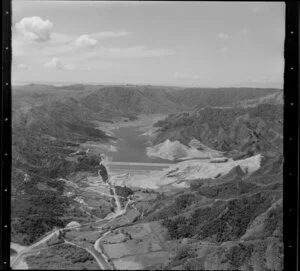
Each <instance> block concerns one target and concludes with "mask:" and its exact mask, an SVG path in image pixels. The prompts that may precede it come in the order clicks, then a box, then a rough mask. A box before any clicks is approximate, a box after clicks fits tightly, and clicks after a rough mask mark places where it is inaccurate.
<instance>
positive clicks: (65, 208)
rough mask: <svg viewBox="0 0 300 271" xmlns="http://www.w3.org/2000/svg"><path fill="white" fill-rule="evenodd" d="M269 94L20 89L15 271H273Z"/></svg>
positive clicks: (274, 112)
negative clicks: (239, 270)
mask: <svg viewBox="0 0 300 271" xmlns="http://www.w3.org/2000/svg"><path fill="white" fill-rule="evenodd" d="M45 90H46V91H45ZM182 91H185V92H184V93H183V92H182ZM210 91H211V92H210ZM239 91H240V92H239ZM54 92H55V93H56V94H55V95H53V93H54ZM237 93H239V94H237ZM270 93H271V94H272V93H275V94H276V95H275V94H274V97H275V98H276V103H274V102H273V100H272V97H273V96H270V95H271V94H270ZM280 94H282V92H281V91H280V90H272V89H265V90H253V89H246V90H245V89H241V90H236V89H224V90H207V89H206V90H202V89H198V90H197V89H185V90H178V89H173V90H172V89H170V88H168V89H164V88H162V89H159V88H157V87H153V88H151V87H145V86H140V87H138V86H134V87H132V86H131V87H128V86H113V87H111V86H109V87H106V86H99V87H97V86H85V85H83V86H80V87H74V88H72V86H68V87H53V86H48V87H47V86H35V85H33V86H24V87H23V88H22V87H18V90H17V91H16V92H15V94H14V95H15V96H14V113H13V116H14V118H13V179H12V191H13V194H12V235H11V236H12V245H11V248H12V249H14V250H15V251H16V253H15V254H13V255H12V256H11V267H12V269H64V268H66V267H72V269H78V270H82V269H86V270H93V269H102V270H115V269H116V270H119V269H123V270H133V269H147V270H164V269H166V270H170V269H171V270H181V269H184V270H199V268H200V269H203V270H216V269H218V270H220V269H221V270H236V269H241V270H257V271H260V270H268V269H269V270H281V269H282V264H283V254H282V249H283V243H282V184H283V181H282V164H283V153H282V134H283V132H282V129H283V126H282V118H283V112H282V107H283V106H282V104H281V103H280V102H279V101H280V99H278V96H279V95H280ZM263 97H266V98H265V99H264V98H263ZM36 99H37V100H38V101H39V103H38V104H37V105H36V106H35V105H34V103H35V101H36ZM255 99H257V104H256V105H255V102H256V100H255ZM248 100H249V101H248ZM249 104H251V106H250V107H248V105H249ZM29 105H30V106H31V107H30V108H29V107H28V106H29ZM245 105H247V106H245ZM24 108H26V110H25V111H26V112H25V111H24ZM237 251H239V252H241V253H240V254H239V256H237Z"/></svg>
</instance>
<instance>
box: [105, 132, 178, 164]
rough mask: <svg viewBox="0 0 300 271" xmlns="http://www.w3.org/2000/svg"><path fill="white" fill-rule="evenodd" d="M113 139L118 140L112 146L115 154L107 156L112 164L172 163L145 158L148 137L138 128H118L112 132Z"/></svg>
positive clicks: (159, 159)
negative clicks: (114, 148)
mask: <svg viewBox="0 0 300 271" xmlns="http://www.w3.org/2000/svg"><path fill="white" fill-rule="evenodd" d="M113 133H114V137H116V138H118V140H117V142H116V144H114V146H115V147H116V148H117V151H116V152H110V153H109V156H110V157H111V158H112V161H114V162H136V163H172V161H169V160H164V159H161V158H150V157H149V156H147V152H146V148H147V147H148V146H149V145H150V142H149V139H150V137H149V136H148V135H143V131H141V130H140V129H139V127H136V126H135V127H133V126H131V127H120V128H116V129H114V130H113Z"/></svg>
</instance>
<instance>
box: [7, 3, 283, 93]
mask: <svg viewBox="0 0 300 271" xmlns="http://www.w3.org/2000/svg"><path fill="white" fill-rule="evenodd" d="M284 20H285V5H284V3H280V2H278V3H276V2H275V3H267V2H249V3H245V2H237V3H234V2H232V3H229V2H214V3H212V2H210V3H209V2H185V3H183V2H110V3H109V2H97V1H93V2H88V1H76V2H72V1H25V0H23V1H21V0H14V1H13V39H12V45H13V68H12V76H13V83H30V82H48V83H50V82H52V83H64V82H66V83H71V82H74V83H99V84H105V83H108V84H153V85H178V86H199V87H206V86H208V87H219V86H251V87H278V88H281V87H282V84H283V70H284V57H283V46H284V35H285V33H284V28H285V25H284V24H285V22H284Z"/></svg>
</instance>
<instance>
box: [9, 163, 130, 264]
mask: <svg viewBox="0 0 300 271" xmlns="http://www.w3.org/2000/svg"><path fill="white" fill-rule="evenodd" d="M101 164H102V165H104V166H105V164H104V163H103V162H102V161H101V162H100V163H99V165H101ZM100 177H101V176H100V174H99V178H100ZM107 177H108V180H107V181H108V183H109V186H110V187H111V188H112V189H111V190H112V191H113V195H110V196H113V197H114V199H115V203H116V208H115V211H114V213H111V214H108V215H107V216H106V217H105V218H104V219H99V220H97V222H99V221H101V220H108V222H107V223H106V224H108V223H109V222H111V221H112V220H114V219H115V218H117V217H119V216H121V215H123V214H125V213H126V211H127V207H128V205H129V203H132V201H130V200H129V201H128V202H127V203H126V205H125V207H124V209H122V207H121V203H120V200H119V196H118V195H117V193H116V190H115V187H114V186H113V185H112V184H111V183H110V181H109V175H108V176H107ZM61 180H63V181H65V182H68V183H69V184H71V185H72V186H75V187H76V188H79V187H78V186H77V185H76V184H74V183H72V182H71V181H68V180H66V179H62V178H61ZM100 181H101V180H100ZM91 223H93V222H90V223H86V224H82V225H80V226H74V227H68V228H67V229H76V228H80V227H83V226H87V225H90V224H91ZM106 224H104V225H103V226H101V227H100V228H99V231H101V230H102V228H103V227H104V226H105V225H106ZM64 229H66V228H62V229H55V230H53V231H51V232H50V233H48V234H47V235H46V236H45V237H44V238H42V239H41V240H39V241H38V242H36V243H34V244H32V245H31V246H28V247H25V248H24V249H20V250H19V251H17V255H16V256H15V257H13V258H12V261H11V264H10V266H11V269H28V266H27V264H26V262H25V260H24V258H25V257H26V256H28V254H30V253H32V250H34V249H35V248H36V247H37V246H39V245H41V244H43V243H45V242H47V241H48V240H50V239H51V238H52V237H54V236H55V235H56V234H57V235H58V233H59V231H60V230H64ZM109 232H110V231H108V232H105V233H104V234H103V235H102V236H101V237H100V238H99V239H97V240H96V242H95V244H94V249H95V250H96V251H97V252H98V253H99V255H98V257H97V256H96V255H95V253H94V252H92V251H91V250H90V249H87V248H83V249H85V250H86V251H87V252H89V253H90V254H91V255H92V256H93V257H94V258H95V259H96V261H97V263H98V265H99V267H100V268H101V269H102V270H107V268H108V267H109V269H112V268H113V267H112V266H111V265H110V264H109V262H108V259H107V257H106V255H105V254H104V253H103V252H102V251H101V249H100V246H99V243H100V241H101V239H102V238H103V237H104V236H105V235H106V234H108V233H109ZM65 243H68V244H71V245H75V246H77V247H80V246H78V245H76V244H74V243H72V242H69V241H66V240H65ZM16 245H17V244H14V245H11V247H13V246H16ZM80 248H82V247H80ZM36 252H37V251H36ZM99 258H100V259H99Z"/></svg>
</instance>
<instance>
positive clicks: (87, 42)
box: [75, 35, 98, 47]
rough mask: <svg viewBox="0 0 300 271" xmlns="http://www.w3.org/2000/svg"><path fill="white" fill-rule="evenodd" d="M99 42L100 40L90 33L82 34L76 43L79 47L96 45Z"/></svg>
mask: <svg viewBox="0 0 300 271" xmlns="http://www.w3.org/2000/svg"><path fill="white" fill-rule="evenodd" d="M97 43H98V41H97V40H96V39H94V38H91V37H90V36H89V35H81V36H80V37H78V38H77V39H76V41H75V44H76V46H78V47H90V46H95V45H96V44H97Z"/></svg>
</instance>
